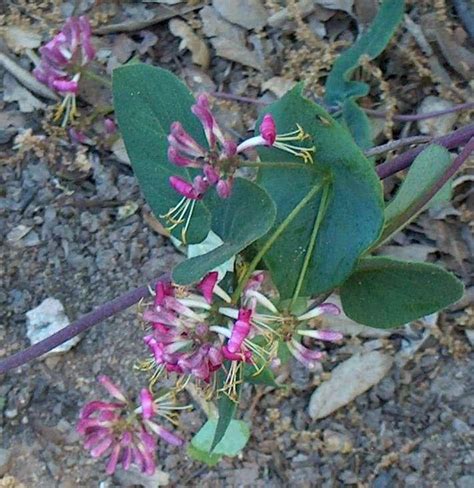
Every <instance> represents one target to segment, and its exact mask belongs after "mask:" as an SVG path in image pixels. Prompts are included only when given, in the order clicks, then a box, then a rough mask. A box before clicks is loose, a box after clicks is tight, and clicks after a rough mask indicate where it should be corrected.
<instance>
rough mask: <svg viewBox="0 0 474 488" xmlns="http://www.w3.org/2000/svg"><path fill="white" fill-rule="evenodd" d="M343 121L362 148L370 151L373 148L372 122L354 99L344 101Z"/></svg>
mask: <svg viewBox="0 0 474 488" xmlns="http://www.w3.org/2000/svg"><path fill="white" fill-rule="evenodd" d="M342 120H343V121H344V124H345V125H346V127H347V128H348V129H349V131H350V133H351V134H352V137H354V140H355V141H356V143H357V145H358V146H359V147H360V148H362V149H369V148H370V147H371V146H372V129H371V126H370V120H369V118H368V117H367V114H366V113H365V112H364V111H363V110H362V109H361V108H360V107H359V105H357V103H356V102H355V100H354V99H353V98H350V99H348V100H345V101H344V105H343V106H342Z"/></svg>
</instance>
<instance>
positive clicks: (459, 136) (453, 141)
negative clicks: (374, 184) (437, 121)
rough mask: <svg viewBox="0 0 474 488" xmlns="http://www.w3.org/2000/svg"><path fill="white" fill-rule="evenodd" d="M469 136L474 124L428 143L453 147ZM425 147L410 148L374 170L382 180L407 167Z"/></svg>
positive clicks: (472, 134) (466, 139)
mask: <svg viewBox="0 0 474 488" xmlns="http://www.w3.org/2000/svg"><path fill="white" fill-rule="evenodd" d="M471 137H474V124H471V125H468V126H466V127H463V128H461V129H458V130H455V131H454V132H451V133H450V134H447V135H445V136H442V137H438V138H436V139H433V140H432V141H431V142H430V143H429V144H439V145H440V146H444V147H445V148H446V149H454V148H455V147H459V146H462V145H464V144H466V143H467V142H468V141H469V140H470V139H471ZM425 147H426V146H419V147H417V148H415V149H410V150H409V151H406V152H404V153H403V154H400V156H397V157H396V158H394V159H392V160H391V161H387V162H386V163H383V164H379V165H378V166H377V167H376V168H375V170H376V171H377V174H378V175H379V177H380V179H381V180H383V179H384V178H387V177H388V176H390V175H393V174H395V173H397V172H398V171H401V170H402V169H406V168H408V167H409V166H410V164H411V163H412V162H413V160H414V159H415V158H416V157H417V156H418V154H420V153H421V151H423V149H425Z"/></svg>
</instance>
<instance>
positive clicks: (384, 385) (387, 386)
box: [375, 377, 395, 401]
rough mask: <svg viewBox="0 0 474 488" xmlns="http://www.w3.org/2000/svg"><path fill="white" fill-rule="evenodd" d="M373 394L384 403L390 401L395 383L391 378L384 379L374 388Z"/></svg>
mask: <svg viewBox="0 0 474 488" xmlns="http://www.w3.org/2000/svg"><path fill="white" fill-rule="evenodd" d="M375 393H376V394H377V396H378V397H379V398H380V399H382V400H385V401H388V400H391V399H392V398H393V394H394V393H395V382H394V381H393V379H392V378H390V377H387V378H384V379H383V380H382V381H381V382H380V383H379V384H378V385H377V387H376V389H375Z"/></svg>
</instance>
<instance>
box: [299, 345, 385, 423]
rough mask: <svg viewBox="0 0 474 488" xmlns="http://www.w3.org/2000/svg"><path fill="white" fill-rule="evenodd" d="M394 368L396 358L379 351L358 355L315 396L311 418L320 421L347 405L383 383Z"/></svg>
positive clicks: (335, 373) (332, 376)
mask: <svg viewBox="0 0 474 488" xmlns="http://www.w3.org/2000/svg"><path fill="white" fill-rule="evenodd" d="M392 364H393V357H392V356H391V355H389V354H387V353H383V352H380V351H372V352H368V353H363V354H356V355H355V356H352V357H351V358H349V359H347V360H346V361H344V362H343V363H341V364H339V365H338V366H336V368H334V369H333V371H332V372H331V378H330V379H329V380H328V381H325V382H323V383H322V384H321V385H320V386H319V387H318V388H317V389H316V391H315V392H314V393H313V394H312V396H311V400H310V402H309V408H308V410H309V415H310V417H311V418H312V419H314V420H318V419H321V418H324V417H327V416H328V415H330V414H331V413H332V412H334V411H335V410H337V409H339V408H341V407H343V406H345V405H347V404H348V403H350V402H351V401H352V400H354V398H356V397H358V396H359V395H361V394H362V393H364V392H366V391H367V390H368V389H369V388H371V387H372V386H374V385H376V384H377V383H378V382H379V381H381V380H382V378H384V377H385V375H386V374H387V373H388V372H389V371H390V368H391V367H392Z"/></svg>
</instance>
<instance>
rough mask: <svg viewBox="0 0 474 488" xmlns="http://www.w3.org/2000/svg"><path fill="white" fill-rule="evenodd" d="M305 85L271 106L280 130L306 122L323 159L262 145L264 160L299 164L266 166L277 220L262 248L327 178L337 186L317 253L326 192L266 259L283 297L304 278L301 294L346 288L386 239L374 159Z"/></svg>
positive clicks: (262, 174)
mask: <svg viewBox="0 0 474 488" xmlns="http://www.w3.org/2000/svg"><path fill="white" fill-rule="evenodd" d="M301 89H302V87H301V86H297V87H295V88H294V89H293V90H291V91H290V92H288V93H287V94H286V95H285V96H284V97H283V98H282V99H281V100H279V101H277V102H275V103H274V104H272V105H270V106H269V108H268V112H271V113H272V114H273V116H274V118H275V121H276V125H277V129H278V133H279V134H281V133H285V132H289V131H293V130H295V128H296V126H297V124H299V125H301V126H302V127H303V129H304V130H305V132H307V133H308V134H309V136H310V140H309V141H304V142H302V143H300V144H306V145H309V144H314V146H315V148H316V152H315V161H314V164H304V163H303V162H302V159H301V158H298V157H296V156H291V155H289V154H288V153H286V152H283V151H281V150H279V149H273V148H271V149H267V148H261V149H260V150H259V153H260V156H261V159H262V161H264V162H265V161H268V162H278V161H280V162H293V165H292V166H291V167H286V168H285V167H282V168H271V167H269V168H268V169H267V168H261V169H260V171H259V183H260V185H261V186H263V188H265V189H266V191H267V192H268V193H269V195H270V196H271V198H272V199H273V201H274V202H275V203H276V206H277V217H276V220H275V225H274V226H273V228H272V230H271V231H270V232H269V233H268V234H267V235H266V236H265V237H264V238H262V239H260V240H259V241H257V245H258V246H259V247H260V249H262V248H263V247H264V246H265V243H266V242H267V240H268V239H269V236H271V234H272V233H273V232H274V231H275V229H277V228H278V226H280V225H281V224H282V222H284V221H285V219H287V218H288V216H289V215H290V214H291V212H293V211H294V210H295V208H297V206H298V205H299V204H301V202H303V200H304V199H305V197H307V195H309V192H311V191H313V190H314V189H315V188H316V187H317V186H318V185H320V186H321V185H322V187H325V185H327V183H325V181H326V180H330V182H331V183H330V184H331V191H330V192H329V196H328V198H327V205H326V210H325V212H322V213H321V215H323V219H322V222H321V223H320V227H319V230H318V232H317V233H316V240H315V246H314V249H313V252H311V253H309V256H307V251H308V249H309V247H310V244H311V238H312V237H313V236H314V233H313V231H314V229H315V227H316V224H317V216H318V214H319V210H320V208H319V207H320V202H321V195H322V194H323V193H324V189H323V190H322V191H320V192H317V193H315V195H314V196H313V197H312V198H311V199H310V200H309V201H308V202H307V204H306V205H304V206H303V207H302V208H301V210H299V211H298V213H297V215H296V217H295V218H294V219H293V220H292V222H291V223H290V224H289V225H288V226H287V228H286V229H285V230H284V231H283V232H282V233H281V235H280V236H279V237H278V238H277V239H276V240H275V242H274V243H273V245H272V246H271V247H270V249H269V250H268V252H267V253H266V254H265V256H264V258H263V260H264V262H265V264H266V266H267V267H268V269H269V270H270V271H271V275H272V279H273V281H274V283H275V285H276V286H277V288H278V290H279V291H280V297H281V299H286V298H290V297H292V295H293V293H294V292H295V289H296V288H297V284H298V283H299V282H300V281H301V287H300V293H299V295H300V296H312V295H315V294H319V293H324V292H326V291H330V290H332V289H333V288H335V287H336V286H338V285H340V284H341V283H342V282H343V281H344V280H345V279H346V278H347V277H348V276H349V274H350V273H351V272H352V270H353V268H354V267H355V265H356V263H357V260H358V258H359V256H360V255H361V254H362V253H363V252H364V251H365V250H366V249H368V248H369V247H370V245H371V244H372V243H373V242H374V241H375V240H376V239H377V238H378V236H379V234H380V231H381V228H382V225H383V199H382V191H381V183H380V181H379V179H378V177H377V175H376V174H375V172H374V169H373V167H372V164H371V163H370V162H369V161H368V160H367V158H365V156H364V155H363V154H362V152H361V150H360V149H359V148H358V147H357V145H356V144H355V143H354V141H353V139H352V137H351V136H350V134H349V133H348V132H347V130H346V129H344V128H343V127H342V126H341V125H340V124H338V123H337V122H336V121H335V120H334V119H333V118H331V117H330V116H329V115H328V114H327V112H326V111H325V110H323V109H322V108H321V107H319V106H318V105H315V104H314V103H313V102H311V101H309V100H307V99H305V98H303V96H302V95H301ZM296 144H298V143H296ZM295 162H296V163H299V164H294V163H295ZM308 257H309V261H308V260H307V258H308Z"/></svg>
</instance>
